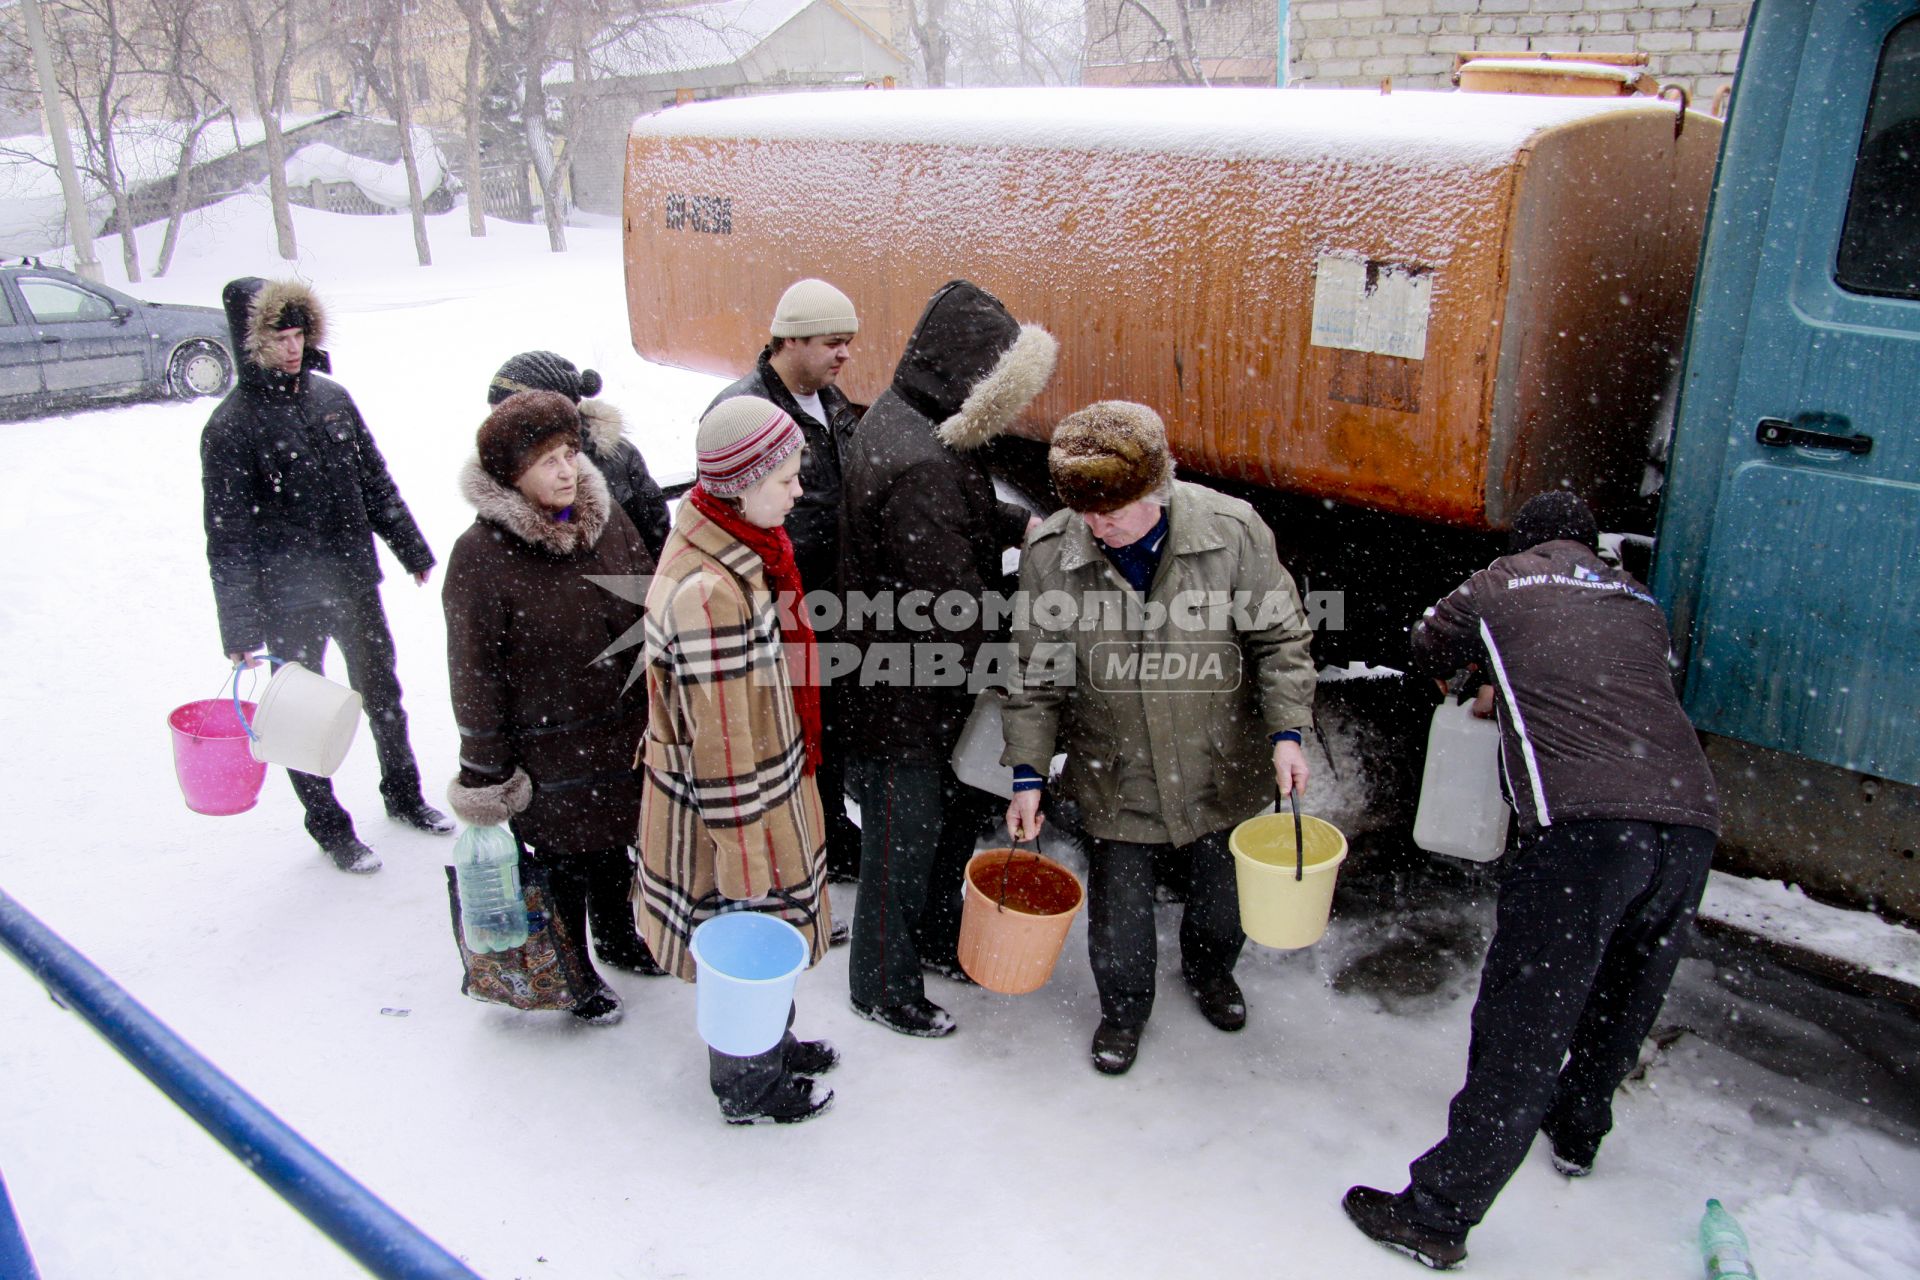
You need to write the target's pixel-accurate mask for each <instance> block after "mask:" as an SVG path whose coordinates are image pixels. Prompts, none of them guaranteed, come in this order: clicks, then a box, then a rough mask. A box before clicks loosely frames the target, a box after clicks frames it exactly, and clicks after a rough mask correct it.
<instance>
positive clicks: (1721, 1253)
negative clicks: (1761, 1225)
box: [1700, 1200, 1759, 1280]
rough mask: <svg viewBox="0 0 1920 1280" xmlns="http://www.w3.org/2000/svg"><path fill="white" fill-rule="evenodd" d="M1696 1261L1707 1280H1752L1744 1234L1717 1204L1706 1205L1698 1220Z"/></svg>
mask: <svg viewBox="0 0 1920 1280" xmlns="http://www.w3.org/2000/svg"><path fill="white" fill-rule="evenodd" d="M1700 1257H1701V1260H1702V1261H1703V1262H1705V1263H1706V1267H1707V1280H1753V1277H1756V1276H1757V1275H1758V1274H1759V1273H1758V1272H1756V1271H1755V1270H1754V1269H1753V1258H1752V1256H1751V1255H1750V1254H1749V1253H1748V1251H1747V1233H1746V1232H1744V1231H1742V1230H1741V1229H1740V1224H1739V1223H1738V1222H1736V1221H1735V1220H1734V1217H1733V1215H1732V1214H1730V1213H1728V1212H1727V1211H1726V1210H1725V1209H1724V1208H1722V1207H1721V1205H1720V1202H1719V1201H1718V1200H1709V1201H1707V1211H1706V1212H1705V1213H1704V1214H1702V1215H1701V1216H1700Z"/></svg>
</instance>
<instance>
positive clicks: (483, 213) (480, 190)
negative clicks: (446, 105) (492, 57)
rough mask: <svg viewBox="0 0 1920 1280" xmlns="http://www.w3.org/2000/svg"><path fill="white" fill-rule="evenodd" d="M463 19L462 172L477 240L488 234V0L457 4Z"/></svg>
mask: <svg viewBox="0 0 1920 1280" xmlns="http://www.w3.org/2000/svg"><path fill="white" fill-rule="evenodd" d="M456 3H457V4H459V6H460V16H461V17H463V18H465V19H466V20H467V87H466V100H465V102H464V103H463V104H462V107H463V109H462V112H461V116H462V119H463V122H464V123H465V125H466V157H465V160H464V162H463V164H462V168H463V169H464V170H465V172H466V184H467V230H468V233H469V234H471V235H474V236H484V235H486V234H487V193H486V178H485V175H484V174H483V173H482V172H481V163H480V111H481V106H482V99H483V96H484V95H485V93H486V86H485V70H486V64H487V54H488V51H489V50H490V49H491V48H492V46H493V33H492V32H491V31H489V30H488V29H487V7H486V3H485V0H456Z"/></svg>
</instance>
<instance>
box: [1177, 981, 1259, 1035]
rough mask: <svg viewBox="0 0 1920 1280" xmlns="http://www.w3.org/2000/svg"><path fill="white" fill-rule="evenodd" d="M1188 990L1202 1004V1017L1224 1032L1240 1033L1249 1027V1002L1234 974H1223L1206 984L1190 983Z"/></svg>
mask: <svg viewBox="0 0 1920 1280" xmlns="http://www.w3.org/2000/svg"><path fill="white" fill-rule="evenodd" d="M1187 990H1189V991H1191V992H1193V998H1194V999H1195V1000H1196V1001H1198V1002H1199V1004H1200V1016H1201V1017H1203V1018H1205V1019H1206V1020H1207V1021H1208V1022H1210V1023H1212V1024H1213V1025H1214V1026H1215V1027H1218V1028H1219V1029H1220V1030H1222V1031H1238V1030H1240V1028H1242V1027H1244V1026H1246V1025H1247V1001H1246V997H1245V996H1243V995H1241V994H1240V984H1239V983H1238V982H1236V981H1234V977H1233V975H1232V974H1230V973H1227V974H1222V975H1221V976H1220V977H1218V978H1212V979H1209V980H1207V981H1206V982H1190V983H1188V984H1187Z"/></svg>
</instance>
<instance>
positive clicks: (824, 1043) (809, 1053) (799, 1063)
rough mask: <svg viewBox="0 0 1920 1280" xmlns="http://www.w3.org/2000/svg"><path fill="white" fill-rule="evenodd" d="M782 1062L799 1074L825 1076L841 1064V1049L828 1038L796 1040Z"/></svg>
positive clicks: (790, 1070) (793, 1072)
mask: <svg viewBox="0 0 1920 1280" xmlns="http://www.w3.org/2000/svg"><path fill="white" fill-rule="evenodd" d="M781 1063H782V1065H784V1066H785V1067H786V1069H787V1070H788V1071H789V1072H791V1073H792V1074H794V1075H797V1076H823V1075H825V1074H827V1072H829V1071H831V1070H833V1069H834V1068H835V1067H837V1066H839V1065H840V1051H839V1050H838V1049H836V1048H834V1047H833V1043H832V1042H831V1041H828V1040H795V1041H794V1042H793V1048H791V1049H789V1050H787V1052H786V1054H785V1055H784V1056H783V1058H782V1059H781Z"/></svg>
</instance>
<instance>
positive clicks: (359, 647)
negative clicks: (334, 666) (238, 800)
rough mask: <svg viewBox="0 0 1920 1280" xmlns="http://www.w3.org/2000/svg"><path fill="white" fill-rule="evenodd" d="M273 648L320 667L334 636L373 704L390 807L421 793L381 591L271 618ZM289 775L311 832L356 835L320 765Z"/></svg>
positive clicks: (336, 838) (358, 687) (327, 839)
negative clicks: (314, 769)
mask: <svg viewBox="0 0 1920 1280" xmlns="http://www.w3.org/2000/svg"><path fill="white" fill-rule="evenodd" d="M266 638H267V652H269V653H271V654H273V656H274V657H276V658H281V659H284V660H285V661H288V662H297V663H299V664H300V665H301V666H303V667H305V668H306V669H307V670H309V671H313V672H319V671H320V669H321V663H322V662H323V661H324V659H325V657H326V650H327V641H328V640H332V641H333V642H334V643H335V644H336V645H338V646H339V647H340V654H341V656H342V657H344V658H345V659H346V660H347V683H348V684H349V685H350V686H352V688H353V690H354V692H355V693H358V694H359V695H360V697H361V699H362V700H363V701H364V702H365V704H366V713H367V727H368V728H369V729H371V730H372V732H373V748H374V751H375V753H376V754H377V755H378V756H379V758H380V795H381V798H382V799H384V800H385V801H386V802H387V807H388V808H389V809H392V808H395V807H397V806H401V805H407V804H411V803H413V802H415V801H417V800H419V799H420V768H419V766H418V765H416V764H415V763H414V760H413V747H412V746H411V745H409V743H408V742H407V713H406V711H405V710H404V709H403V708H402V707H401V705H400V678H399V676H398V675H397V674H396V673H395V671H394V663H395V659H396V655H395V653H394V648H393V633H392V632H391V631H389V630H388V629H387V614H386V610H385V609H384V608H382V607H381V604H380V593H379V592H378V591H368V592H365V593H364V594H361V595H355V596H347V597H345V598H343V599H338V600H330V601H327V602H326V603H324V604H318V605H312V606H303V607H301V608H298V609H289V610H286V611H284V612H282V613H281V614H280V615H279V616H278V617H276V618H272V619H270V620H269V621H268V624H267V637H266ZM287 780H288V781H290V782H291V783H293V792H294V794H295V795H297V796H299V797H300V803H301V805H302V806H304V807H305V808H306V811H307V834H308V835H310V836H312V837H313V838H314V839H315V840H317V841H319V842H320V843H321V844H322V845H332V844H337V843H339V842H340V841H343V840H350V839H352V838H353V834H354V831H353V818H352V817H351V816H350V815H349V814H348V813H347V811H346V810H345V809H344V808H342V807H341V804H340V801H339V800H338V799H336V798H335V797H334V794H333V782H332V781H331V780H330V779H327V778H323V777H320V776H319V775H318V774H313V773H299V772H296V771H295V770H292V769H289V770H287Z"/></svg>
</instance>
